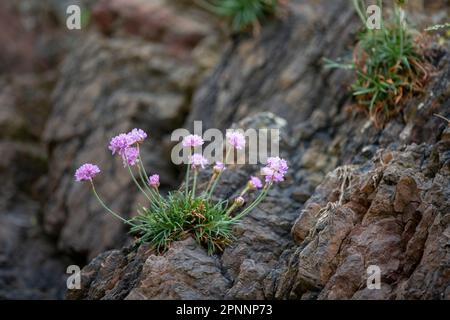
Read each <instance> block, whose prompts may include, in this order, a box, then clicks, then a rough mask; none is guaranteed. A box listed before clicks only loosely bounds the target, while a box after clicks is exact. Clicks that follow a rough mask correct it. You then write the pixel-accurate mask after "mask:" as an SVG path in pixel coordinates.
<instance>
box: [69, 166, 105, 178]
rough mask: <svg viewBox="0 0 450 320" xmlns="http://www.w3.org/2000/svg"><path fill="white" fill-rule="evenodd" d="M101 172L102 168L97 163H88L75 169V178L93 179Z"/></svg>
mask: <svg viewBox="0 0 450 320" xmlns="http://www.w3.org/2000/svg"><path fill="white" fill-rule="evenodd" d="M98 173H100V169H99V167H98V166H96V165H95V164H90V163H86V164H83V165H82V166H81V167H79V168H78V169H77V171H75V180H76V181H86V180H90V181H92V179H93V178H94V177H95V176H96V175H97V174H98Z"/></svg>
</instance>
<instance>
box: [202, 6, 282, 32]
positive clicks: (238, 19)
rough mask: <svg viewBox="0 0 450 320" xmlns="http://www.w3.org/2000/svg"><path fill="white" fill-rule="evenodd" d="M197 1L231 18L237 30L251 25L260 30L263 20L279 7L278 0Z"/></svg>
mask: <svg viewBox="0 0 450 320" xmlns="http://www.w3.org/2000/svg"><path fill="white" fill-rule="evenodd" d="M197 2H198V3H199V4H200V5H201V6H203V7H204V8H207V9H208V10H209V11H212V12H213V13H215V14H217V15H218V16H221V17H225V18H227V19H229V21H230V25H231V28H232V29H233V31H235V32H240V31H243V30H246V29H249V28H251V27H253V29H254V30H259V28H260V23H261V21H262V20H263V19H265V18H267V17H269V16H272V15H274V14H275V13H276V12H277V10H278V8H279V1H278V0H197Z"/></svg>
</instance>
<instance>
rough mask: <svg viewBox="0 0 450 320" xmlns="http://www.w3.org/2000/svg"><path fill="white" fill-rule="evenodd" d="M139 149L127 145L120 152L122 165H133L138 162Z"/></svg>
mask: <svg viewBox="0 0 450 320" xmlns="http://www.w3.org/2000/svg"><path fill="white" fill-rule="evenodd" d="M138 157H139V151H138V149H137V148H135V147H128V148H126V149H125V151H124V152H123V154H122V160H123V167H124V168H126V167H127V166H134V165H136V164H137V163H138V162H139V159H138Z"/></svg>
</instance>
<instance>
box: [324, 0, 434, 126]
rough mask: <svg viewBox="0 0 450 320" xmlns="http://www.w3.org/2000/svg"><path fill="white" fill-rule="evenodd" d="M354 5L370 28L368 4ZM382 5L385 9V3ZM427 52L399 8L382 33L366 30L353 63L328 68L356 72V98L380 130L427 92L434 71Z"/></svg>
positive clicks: (329, 64)
mask: <svg viewBox="0 0 450 320" xmlns="http://www.w3.org/2000/svg"><path fill="white" fill-rule="evenodd" d="M353 3H354V6H355V8H356V11H357V12H358V15H359V17H360V18H361V20H362V22H363V24H364V25H366V21H367V19H368V17H367V16H366V15H365V14H364V11H363V8H365V6H364V1H362V0H354V1H353ZM378 5H379V7H380V8H381V1H378ZM423 51H424V50H423V48H422V47H421V45H420V44H419V38H417V37H415V36H414V31H413V30H412V29H410V28H409V27H408V26H407V24H406V21H405V18H404V11H403V9H402V8H401V6H399V5H395V6H394V14H393V17H392V19H390V21H388V22H387V23H384V22H382V23H381V28H380V29H369V28H365V29H364V30H363V31H362V32H361V33H360V34H359V35H358V42H357V45H356V47H355V50H354V52H353V61H351V62H350V63H336V62H333V61H331V60H328V59H325V61H326V67H328V68H343V69H352V70H354V72H355V75H356V80H355V81H354V82H353V84H352V86H351V88H352V92H353V96H355V97H356V100H357V102H358V104H359V105H360V106H362V107H363V109H364V110H366V111H368V113H369V116H370V118H371V120H372V121H373V122H374V123H375V125H376V126H378V127H379V126H381V125H383V124H384V123H385V122H386V121H387V120H388V119H389V118H390V117H391V116H393V115H395V114H397V113H398V112H399V111H400V110H401V109H402V104H403V102H404V101H405V98H408V97H411V96H412V95H414V94H416V93H421V92H423V89H424V85H425V84H426V81H427V79H428V77H429V73H430V68H431V67H430V65H429V64H428V63H427V62H426V61H425V58H424V52H423Z"/></svg>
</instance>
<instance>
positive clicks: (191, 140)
mask: <svg viewBox="0 0 450 320" xmlns="http://www.w3.org/2000/svg"><path fill="white" fill-rule="evenodd" d="M203 143H204V141H203V139H202V137H200V136H198V135H196V134H190V135H188V136H186V137H184V139H183V142H182V144H183V147H185V148H194V147H198V146H201V145H202V144H203Z"/></svg>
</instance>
